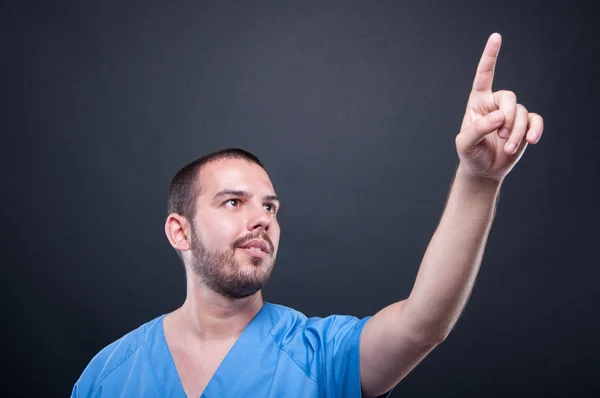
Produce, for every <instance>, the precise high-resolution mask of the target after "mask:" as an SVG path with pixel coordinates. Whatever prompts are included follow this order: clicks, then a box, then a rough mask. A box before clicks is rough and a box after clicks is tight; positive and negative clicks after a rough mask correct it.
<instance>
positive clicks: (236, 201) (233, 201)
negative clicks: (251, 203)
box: [225, 199, 240, 207]
mask: <svg viewBox="0 0 600 398" xmlns="http://www.w3.org/2000/svg"><path fill="white" fill-rule="evenodd" d="M225 205H230V206H231V207H238V206H239V205H240V200H239V199H228V200H227V201H226V202H225Z"/></svg>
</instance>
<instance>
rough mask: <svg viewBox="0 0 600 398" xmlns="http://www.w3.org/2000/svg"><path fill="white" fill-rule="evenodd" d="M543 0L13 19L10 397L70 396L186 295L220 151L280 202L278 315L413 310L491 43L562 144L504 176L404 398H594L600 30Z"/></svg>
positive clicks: (502, 75) (589, 19)
mask: <svg viewBox="0 0 600 398" xmlns="http://www.w3.org/2000/svg"><path fill="white" fill-rule="evenodd" d="M450 3H451V4H450ZM549 4H551V3H550V2H543V1H536V2H522V3H519V4H517V3H516V2H514V3H506V2H500V1H494V2H491V1H482V2H441V1H440V2H432V1H423V2H419V4H417V2H401V1H382V0H379V1H368V2H367V1H365V2H349V1H345V2H337V3H333V2H305V1H297V2H281V1H279V2H276V1H273V2H254V1H253V2H236V3H234V2H211V3H209V2H198V1H197V2H189V3H187V2H186V3H184V2H169V4H167V2H158V1H144V2H142V1H136V2H77V1H72V2H65V3H58V2H45V3H42V2H39V3H31V2H30V3H27V2H18V3H17V2H14V3H12V4H4V5H3V6H2V7H3V8H2V12H1V14H2V15H3V23H2V31H3V33H2V38H1V40H2V55H1V56H0V67H1V68H2V69H1V71H2V84H3V89H2V97H3V101H2V104H3V111H2V112H3V116H2V138H3V139H2V146H1V147H0V148H1V149H0V150H1V153H0V154H1V159H2V160H1V161H2V171H3V181H2V187H3V194H2V201H3V208H4V210H5V216H4V222H5V227H4V233H3V236H2V240H1V241H2V247H1V253H2V254H1V255H2V257H1V263H2V269H3V272H2V275H3V278H2V280H3V283H2V284H3V289H2V295H3V303H4V314H3V318H4V320H3V324H4V325H5V326H3V327H2V329H3V332H2V333H3V335H4V336H3V337H4V338H3V341H4V343H5V344H4V345H5V349H7V350H8V356H7V357H5V358H4V361H3V362H4V366H5V368H4V370H3V371H2V373H3V378H6V381H5V382H4V383H3V384H4V386H5V387H8V389H9V391H10V392H11V393H12V394H13V395H23V396H33V395H36V394H40V395H42V393H44V396H67V395H68V394H70V390H71V388H72V385H73V384H74V382H75V381H76V379H77V378H78V377H79V375H80V373H81V371H82V370H83V368H84V367H85V365H86V364H87V363H88V362H89V360H90V359H91V357H92V356H93V355H94V354H95V353H96V352H97V351H98V350H100V349H101V348H102V347H104V346H105V345H107V344H108V343H110V342H111V341H113V340H115V339H117V338H119V337H121V336H122V335H123V334H125V333H126V332H128V331H130V330H131V329H133V328H136V327H137V326H138V325H140V324H141V323H144V322H146V321H148V320H150V319H152V318H154V317H156V316H158V315H160V314H162V313H165V312H169V311H171V310H173V309H175V308H176V307H177V306H179V305H180V304H181V303H182V301H183V299H184V295H185V281H184V279H185V278H184V272H183V267H182V266H181V265H180V263H179V259H178V258H177V256H176V254H175V252H174V251H173V250H172V249H171V247H170V245H169V244H168V242H167V239H166V237H165V236H164V229H163V228H164V220H165V217H166V194H167V188H168V184H169V181H170V179H171V177H172V176H173V175H174V173H175V172H176V171H177V170H178V169H179V168H180V167H181V166H183V165H184V164H185V163H187V162H189V161H191V160H193V159H195V158H197V157H199V156H200V155H202V154H204V153H207V152H209V151H213V150H216V149H220V148H223V147H231V146H235V147H242V148H245V149H247V150H250V151H252V152H254V153H255V154H256V155H258V156H259V157H260V158H261V160H262V161H263V162H264V163H265V165H266V167H267V169H268V170H269V173H270V176H271V178H272V181H273V183H274V185H275V189H276V191H277V193H278V194H279V195H280V196H281V197H282V198H283V207H282V210H281V213H280V223H281V226H282V237H281V242H280V243H281V246H280V254H279V258H278V263H277V268H276V271H275V273H274V275H273V279H272V280H271V283H270V285H269V286H268V287H267V288H266V289H265V298H266V300H268V301H271V302H276V303H280V304H284V305H288V306H291V307H293V308H296V309H298V310H300V311H302V312H304V313H305V314H307V315H309V316H326V315H329V314H332V313H341V314H352V315H356V316H358V317H363V316H366V315H371V314H373V313H375V312H376V311H378V310H379V309H381V308H383V307H384V306H386V305H388V304H390V303H392V302H394V301H397V300H400V299H403V298H405V297H406V296H407V295H408V294H409V292H410V289H411V287H412V284H413V282H414V278H415V275H416V272H417V269H418V266H419V263H420V260H421V257H422V255H423V253H424V250H425V248H426V246H427V244H428V242H429V239H430V238H431V235H432V234H433V232H434V229H435V227H436V225H437V222H438V220H439V217H440V215H441V212H442V210H443V206H444V203H445V200H446V195H447V192H448V188H449V186H450V182H451V179H452V176H453V172H454V169H455V166H456V164H457V156H456V151H455V147H454V136H455V134H456V133H457V132H458V128H459V126H460V122H461V119H462V116H463V111H464V108H465V104H466V100H467V96H468V93H469V90H470V87H471V82H472V79H473V75H474V71H475V68H476V65H477V62H478V60H479V57H480V54H481V51H482V49H483V46H484V44H485V42H486V40H487V38H488V36H489V34H491V33H492V32H494V31H498V32H500V33H501V34H502V35H503V39H504V43H503V47H502V50H501V52H500V58H499V61H498V64H497V73H496V80H495V86H494V89H495V90H499V89H509V90H513V91H515V92H516V93H517V97H518V100H519V102H520V103H523V104H524V105H525V106H526V107H527V108H528V109H529V110H530V111H532V112H538V113H540V114H541V115H542V116H543V117H544V119H545V131H544V136H543V137H542V140H541V141H540V143H539V144H538V145H537V146H530V147H529V148H528V149H527V151H526V153H525V156H524V157H523V158H522V159H521V161H520V163H519V164H518V165H517V167H516V168H515V169H514V170H513V172H512V173H511V175H509V178H508V179H507V180H506V181H505V184H504V186H503V189H502V194H501V199H500V205H499V209H498V213H497V217H496V220H495V223H494V227H493V229H492V233H491V236H490V239H489V243H488V245H487V249H486V254H485V257H484V261H483V266H482V270H481V273H480V275H479V278H478V281H477V284H476V287H475V290H474V293H473V295H472V297H471V300H470V302H469V304H468V306H467V308H466V311H465V312H464V314H463V316H462V317H461V319H460V320H459V322H458V324H457V326H456V328H455V329H454V331H453V332H452V334H451V335H450V337H449V338H448V339H447V341H445V342H444V343H443V344H442V345H440V346H439V347H438V348H437V349H436V350H435V351H434V352H433V353H432V354H430V355H429V356H428V357H427V358H426V359H425V360H424V361H423V362H422V363H421V364H420V365H419V366H418V367H417V368H416V369H415V370H414V371H413V372H412V373H411V374H410V375H409V376H408V377H407V378H406V379H405V380H404V381H402V382H401V384H400V385H399V386H398V387H397V389H396V392H395V393H394V394H393V396H396V397H401V396H409V397H413V396H417V397H430V396H444V397H458V396H460V397H464V396H486V397H491V396H527V397H531V396H551V395H557V396H558V395H561V396H565V395H569V396H591V395H593V393H598V392H599V391H600V388H599V387H598V382H597V381H596V379H595V378H596V377H597V373H598V371H597V370H598V365H597V364H596V363H595V361H596V360H597V358H598V352H599V346H600V343H599V342H598V336H599V335H600V322H599V320H598V305H599V304H600V300H599V297H598V294H597V293H596V289H597V285H598V279H599V278H598V277H599V272H598V260H597V255H596V252H597V249H598V244H597V240H598V237H599V233H598V225H599V224H598V223H599V221H600V220H599V218H600V217H599V211H598V208H597V204H596V203H597V201H598V198H597V195H596V192H597V190H596V186H597V184H598V180H599V179H598V171H599V166H598V164H599V162H598V149H597V146H598V144H599V143H600V139H599V138H598V128H597V126H598V121H597V116H598V105H599V102H598V99H597V98H598V88H599V87H598V86H599V84H598V77H597V73H598V69H599V65H598V58H597V57H598V38H599V29H598V14H597V13H594V12H593V4H592V2H571V3H570V4H569V5H567V2H562V3H561V4H560V5H559V4H558V3H557V4H554V5H552V6H548V5H549Z"/></svg>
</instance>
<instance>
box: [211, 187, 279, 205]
mask: <svg viewBox="0 0 600 398" xmlns="http://www.w3.org/2000/svg"><path fill="white" fill-rule="evenodd" d="M226 196H239V197H242V198H248V197H250V196H252V195H250V193H249V192H247V191H238V190H235V189H224V190H222V191H220V192H218V193H217V194H216V195H215V196H214V198H213V200H214V199H217V198H222V197H226ZM263 200H269V201H274V202H279V203H280V202H281V200H280V199H279V196H277V195H265V196H263Z"/></svg>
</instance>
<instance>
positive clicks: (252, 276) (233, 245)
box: [191, 159, 280, 298]
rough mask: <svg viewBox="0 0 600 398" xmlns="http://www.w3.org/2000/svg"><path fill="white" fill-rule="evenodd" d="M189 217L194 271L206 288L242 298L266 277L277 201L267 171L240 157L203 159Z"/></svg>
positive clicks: (274, 252)
mask: <svg viewBox="0 0 600 398" xmlns="http://www.w3.org/2000/svg"><path fill="white" fill-rule="evenodd" d="M199 181H200V186H201V193H200V195H199V196H198V199H197V202H196V215H195V217H194V219H193V221H192V230H193V234H192V237H191V240H192V242H191V251H192V256H193V258H192V263H191V267H192V270H193V272H194V273H195V274H196V275H198V276H199V277H200V278H201V280H202V282H203V283H205V284H206V285H207V286H208V287H209V288H211V289H212V290H214V291H216V292H217V293H220V294H222V295H224V296H226V297H230V298H243V297H247V296H250V295H252V294H254V293H256V292H257V291H258V290H260V289H261V288H262V287H263V286H264V285H265V284H266V283H267V281H268V280H269V277H270V276H271V272H272V271H273V267H274V266H275V257H276V255H277V247H278V245H279V232H280V230H279V224H278V223H277V217H276V214H277V212H278V211H279V201H278V200H277V199H276V195H275V190H274V189H273V185H272V184H271V180H270V179H269V176H268V175H267V173H266V172H265V170H263V168H262V167H260V166H259V165H257V164H254V163H250V162H248V161H246V160H243V159H221V160H217V161H214V162H210V163H208V164H206V165H205V166H204V167H203V168H202V170H201V172H200V176H199Z"/></svg>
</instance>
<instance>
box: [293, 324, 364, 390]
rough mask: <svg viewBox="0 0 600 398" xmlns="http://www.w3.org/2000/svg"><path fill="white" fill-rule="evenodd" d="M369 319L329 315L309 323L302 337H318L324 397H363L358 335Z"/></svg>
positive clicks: (320, 378)
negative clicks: (309, 335) (304, 335)
mask: <svg viewBox="0 0 600 398" xmlns="http://www.w3.org/2000/svg"><path fill="white" fill-rule="evenodd" d="M369 318H370V317H366V318H363V319H358V318H356V317H352V316H343V315H332V316H329V317H327V318H322V319H317V318H313V319H309V320H308V322H307V325H306V331H305V333H307V334H313V336H314V337H316V336H318V341H319V344H318V345H319V351H320V355H319V356H320V357H321V369H320V372H321V373H322V374H321V375H320V377H319V380H320V384H321V388H322V389H323V390H324V392H325V396H326V397H345V398H346V397H347V398H355V397H356V398H360V397H362V392H361V385H360V355H359V350H360V335H361V333H362V330H363V327H364V325H365V323H366V322H367V321H368V319H369Z"/></svg>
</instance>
